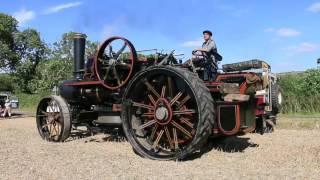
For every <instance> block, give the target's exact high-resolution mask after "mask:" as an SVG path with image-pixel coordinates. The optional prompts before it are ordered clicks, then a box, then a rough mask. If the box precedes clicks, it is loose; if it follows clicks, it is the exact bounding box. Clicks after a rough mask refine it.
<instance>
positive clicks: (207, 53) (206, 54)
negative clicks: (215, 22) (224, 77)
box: [192, 30, 217, 63]
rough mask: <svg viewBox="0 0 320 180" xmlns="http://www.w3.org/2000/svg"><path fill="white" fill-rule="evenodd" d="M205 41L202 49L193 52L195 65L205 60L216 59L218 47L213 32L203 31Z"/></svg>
mask: <svg viewBox="0 0 320 180" xmlns="http://www.w3.org/2000/svg"><path fill="white" fill-rule="evenodd" d="M203 39H204V42H203V43H202V47H201V48H197V49H194V50H193V51H192V54H193V56H192V61H193V62H194V63H197V62H199V61H201V60H202V59H204V58H206V59H209V58H210V59H215V57H214V53H217V47H216V43H215V42H214V40H213V39H212V32H211V31H209V30H205V31H203Z"/></svg>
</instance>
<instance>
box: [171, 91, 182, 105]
mask: <svg viewBox="0 0 320 180" xmlns="http://www.w3.org/2000/svg"><path fill="white" fill-rule="evenodd" d="M181 96H182V92H179V93H178V94H177V95H176V96H175V97H174V98H173V99H172V100H171V101H170V105H171V106H172V105H173V104H174V103H175V102H176V101H178V99H179V98H180V97H181Z"/></svg>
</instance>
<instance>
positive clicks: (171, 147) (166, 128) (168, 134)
mask: <svg viewBox="0 0 320 180" xmlns="http://www.w3.org/2000/svg"><path fill="white" fill-rule="evenodd" d="M164 131H165V132H166V136H167V139H168V142H169V145H170V149H173V143H172V139H171V136H170V132H169V129H168V127H167V126H166V127H164Z"/></svg>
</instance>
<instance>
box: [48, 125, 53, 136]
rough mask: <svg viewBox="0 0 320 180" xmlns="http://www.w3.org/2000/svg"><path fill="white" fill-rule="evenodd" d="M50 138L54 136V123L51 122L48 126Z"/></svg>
mask: <svg viewBox="0 0 320 180" xmlns="http://www.w3.org/2000/svg"><path fill="white" fill-rule="evenodd" d="M48 132H49V138H51V137H52V124H51V123H50V124H49V126H48Z"/></svg>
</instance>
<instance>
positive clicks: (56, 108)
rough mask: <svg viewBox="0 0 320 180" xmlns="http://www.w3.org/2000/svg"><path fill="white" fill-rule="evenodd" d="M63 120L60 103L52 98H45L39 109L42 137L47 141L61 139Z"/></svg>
mask: <svg viewBox="0 0 320 180" xmlns="http://www.w3.org/2000/svg"><path fill="white" fill-rule="evenodd" d="M63 122H64V121H63V113H62V109H61V107H60V105H59V103H58V102H57V101H56V100H54V99H51V98H45V99H43V100H42V101H41V102H40V104H39V106H38V110H37V126H38V131H39V133H40V135H41V137H42V138H43V139H45V140H47V141H53V142H59V141H61V139H62V134H63V129H64V124H63Z"/></svg>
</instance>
